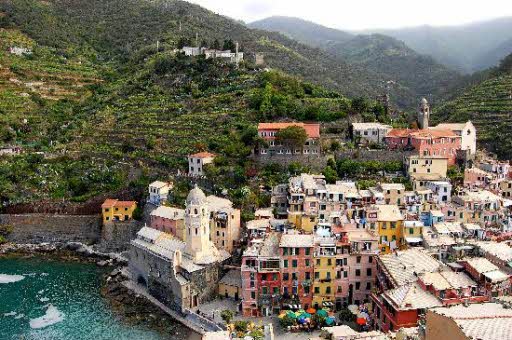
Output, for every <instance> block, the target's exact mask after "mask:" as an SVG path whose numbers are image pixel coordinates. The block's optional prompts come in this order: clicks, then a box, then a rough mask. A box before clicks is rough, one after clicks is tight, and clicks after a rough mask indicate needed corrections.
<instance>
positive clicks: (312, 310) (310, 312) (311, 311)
mask: <svg viewBox="0 0 512 340" xmlns="http://www.w3.org/2000/svg"><path fill="white" fill-rule="evenodd" d="M306 312H308V313H309V314H315V313H316V309H314V308H310V309H308V310H307V311H306Z"/></svg>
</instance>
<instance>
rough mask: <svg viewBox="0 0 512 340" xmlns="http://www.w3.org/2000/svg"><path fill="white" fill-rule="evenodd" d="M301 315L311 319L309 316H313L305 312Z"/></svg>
mask: <svg viewBox="0 0 512 340" xmlns="http://www.w3.org/2000/svg"><path fill="white" fill-rule="evenodd" d="M300 317H301V318H306V319H309V318H310V317H311V314H309V313H306V312H304V313H302V314H301V315H300Z"/></svg>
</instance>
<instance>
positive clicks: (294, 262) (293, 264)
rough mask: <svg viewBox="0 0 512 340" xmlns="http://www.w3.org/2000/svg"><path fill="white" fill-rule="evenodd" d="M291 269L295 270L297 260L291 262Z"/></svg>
mask: <svg viewBox="0 0 512 340" xmlns="http://www.w3.org/2000/svg"><path fill="white" fill-rule="evenodd" d="M292 267H293V268H297V260H292Z"/></svg>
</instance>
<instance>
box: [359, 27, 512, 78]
mask: <svg viewBox="0 0 512 340" xmlns="http://www.w3.org/2000/svg"><path fill="white" fill-rule="evenodd" d="M361 33H366V34H367V33H380V34H385V35H388V36H392V37H394V38H396V39H399V40H402V41H404V42H405V43H406V44H407V45H408V46H410V47H411V48H413V49H414V50H415V51H417V52H419V53H422V54H426V55H431V56H432V57H434V59H436V60H437V61H438V62H440V63H442V64H445V65H448V66H450V67H451V68H453V69H456V70H459V71H460V72H464V73H472V72H475V71H479V70H483V69H486V68H489V67H494V66H496V65H497V64H498V63H499V61H500V60H501V59H503V58H504V57H505V56H506V55H508V54H509V53H512V44H511V42H512V41H511V40H510V39H512V18H500V19H494V20H489V21H484V22H476V23H471V24H467V25H461V26H451V27H432V26H419V27H411V28H400V29H382V30H369V31H364V32H361Z"/></svg>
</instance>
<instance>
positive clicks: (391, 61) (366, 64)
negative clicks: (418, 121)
mask: <svg viewBox="0 0 512 340" xmlns="http://www.w3.org/2000/svg"><path fill="white" fill-rule="evenodd" d="M249 26H250V27H257V28H261V29H266V30H269V31H278V32H281V33H283V34H286V35H287V36H290V37H292V38H294V39H297V40H299V41H302V42H304V43H306V44H309V45H311V46H315V47H319V48H322V49H324V50H325V51H326V52H327V53H329V54H330V55H333V56H335V57H336V58H337V59H338V60H343V61H345V62H346V63H348V64H350V65H352V66H353V67H357V68H361V69H364V70H366V71H367V72H371V73H373V74H376V75H377V76H376V79H375V82H380V83H381V84H382V85H383V86H384V84H385V83H386V82H388V81H393V82H395V85H394V86H393V87H392V88H391V89H390V90H391V91H390V94H391V99H392V102H393V103H394V104H395V105H398V106H399V107H400V108H408V109H413V108H415V107H416V105H417V101H418V100H419V99H418V98H420V97H423V96H430V97H431V98H434V99H435V100H436V101H441V100H442V99H444V98H446V96H447V94H449V93H450V92H451V91H452V90H453V89H454V88H457V87H459V86H460V85H461V84H464V81H465V80H464V79H463V77H462V76H461V75H460V74H458V73H457V72H455V71H453V70H451V69H450V68H448V67H446V66H444V65H441V64H439V63H438V62H436V61H435V60H434V59H432V58H431V57H428V56H425V55H421V54H419V53H418V52H416V51H414V50H413V49H411V48H410V47H408V46H407V45H406V44H405V43H403V42H402V41H399V40H397V39H394V38H392V37H390V36H386V35H382V34H371V35H357V36H355V35H351V34H349V33H346V32H343V31H340V30H336V29H331V28H328V27H324V26H321V25H318V24H314V23H311V22H308V21H305V20H302V19H298V18H287V17H271V18H268V19H264V20H261V21H257V22H254V23H251V24H249Z"/></svg>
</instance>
